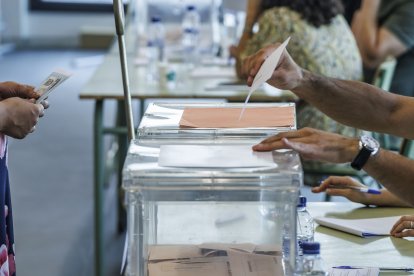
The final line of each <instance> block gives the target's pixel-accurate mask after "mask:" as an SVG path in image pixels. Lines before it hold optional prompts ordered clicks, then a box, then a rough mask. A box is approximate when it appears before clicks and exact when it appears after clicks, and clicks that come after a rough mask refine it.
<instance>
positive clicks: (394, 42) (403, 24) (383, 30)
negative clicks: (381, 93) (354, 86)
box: [352, 0, 414, 96]
mask: <svg viewBox="0 0 414 276" xmlns="http://www.w3.org/2000/svg"><path fill="white" fill-rule="evenodd" d="M352 32H353V34H354V36H355V40H356V42H357V45H358V48H359V50H360V53H361V57H362V61H363V64H364V67H365V69H366V70H365V72H364V73H365V76H364V78H365V81H367V82H371V81H372V78H373V76H374V74H375V71H376V69H377V68H378V66H379V65H380V64H381V63H382V62H384V61H385V60H386V59H387V58H389V57H393V58H395V59H396V60H397V66H396V68H395V72H394V77H393V80H392V83H391V87H390V91H392V92H393V93H398V94H400V95H405V96H414V78H413V77H412V72H413V69H414V1H412V0H403V1H381V0H362V3H361V7H360V9H359V10H357V11H356V12H355V15H354V17H353V19H352Z"/></svg>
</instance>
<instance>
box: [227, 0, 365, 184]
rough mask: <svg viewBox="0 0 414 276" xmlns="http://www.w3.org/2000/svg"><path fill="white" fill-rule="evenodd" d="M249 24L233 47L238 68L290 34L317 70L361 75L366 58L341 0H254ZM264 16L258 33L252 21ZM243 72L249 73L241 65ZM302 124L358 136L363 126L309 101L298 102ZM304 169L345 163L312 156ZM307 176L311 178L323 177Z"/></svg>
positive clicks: (303, 60) (293, 50)
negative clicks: (330, 114) (335, 116)
mask: <svg viewBox="0 0 414 276" xmlns="http://www.w3.org/2000/svg"><path fill="white" fill-rule="evenodd" d="M247 7H248V10H247V11H248V13H247V18H246V27H245V31H244V32H243V36H242V38H241V40H240V43H239V45H238V46H237V47H236V46H234V47H232V48H231V50H230V51H231V53H232V54H233V55H234V56H235V57H236V59H237V61H238V62H237V65H236V67H237V68H240V64H241V63H242V62H243V60H244V59H245V58H246V57H247V56H249V55H251V54H254V53H255V52H257V51H258V50H260V49H261V48H262V47H265V46H267V45H270V44H273V43H275V42H283V41H284V40H285V39H286V38H288V37H289V36H290V37H291V40H290V42H289V44H288V46H287V49H288V51H289V53H290V54H291V55H292V57H293V58H294V59H295V61H296V62H297V63H298V65H299V66H301V67H302V68H304V69H307V70H310V71H312V72H314V73H317V74H321V75H325V76H329V77H336V78H341V79H350V80H361V79H362V61H361V57H360V55H359V51H358V48H357V45H356V42H355V40H354V37H353V35H352V32H351V30H350V28H349V25H348V24H347V22H346V21H345V19H344V17H343V15H342V14H341V13H342V4H341V2H340V1H339V0H250V1H249V2H248V5H247ZM255 20H257V21H258V25H259V30H258V32H257V33H255V34H253V32H252V25H253V24H254V22H255ZM237 71H238V73H239V76H240V77H241V78H246V75H243V74H242V72H241V71H240V70H239V69H237ZM297 126H298V128H303V127H313V128H317V129H322V130H327V131H331V132H336V133H340V134H344V135H347V136H353V137H357V136H360V135H361V134H363V131H361V130H359V129H356V128H353V127H348V126H344V125H342V124H339V123H337V122H336V121H334V120H332V119H331V118H329V117H328V116H326V115H324V114H323V113H322V112H320V111H319V110H317V109H316V108H314V107H313V106H311V105H308V104H307V103H306V102H305V101H300V102H298V104H297ZM303 166H304V169H305V171H306V169H311V170H320V169H322V168H326V167H329V168H327V169H331V168H333V167H345V166H344V165H340V164H337V165H332V164H323V163H320V162H316V161H307V162H304V164H303ZM318 180H319V178H318V179H314V178H313V177H312V178H311V177H308V176H306V178H305V182H306V184H309V185H312V184H313V183H314V182H316V181H318Z"/></svg>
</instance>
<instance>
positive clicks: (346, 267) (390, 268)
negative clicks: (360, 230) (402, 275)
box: [333, 265, 414, 272]
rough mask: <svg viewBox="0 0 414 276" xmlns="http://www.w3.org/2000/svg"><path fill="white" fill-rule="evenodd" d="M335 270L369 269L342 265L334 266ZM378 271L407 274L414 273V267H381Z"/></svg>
mask: <svg viewBox="0 0 414 276" xmlns="http://www.w3.org/2000/svg"><path fill="white" fill-rule="evenodd" d="M333 268H337V269H363V268H367V267H364V266H350V265H341V266H334V267H333ZM378 269H379V270H381V271H405V272H410V271H414V268H412V267H379V268H378Z"/></svg>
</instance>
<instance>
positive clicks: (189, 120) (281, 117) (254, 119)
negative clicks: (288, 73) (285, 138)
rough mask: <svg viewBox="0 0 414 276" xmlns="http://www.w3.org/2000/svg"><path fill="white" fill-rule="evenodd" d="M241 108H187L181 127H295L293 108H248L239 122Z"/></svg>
mask: <svg viewBox="0 0 414 276" xmlns="http://www.w3.org/2000/svg"><path fill="white" fill-rule="evenodd" d="M240 111H241V108H218V107H217V108H188V109H185V110H184V113H183V116H182V117H181V120H180V126H181V127H197V128H248V127H291V126H294V125H295V108H294V106H283V107H251V108H250V107H249V108H247V109H246V112H245V113H246V114H245V116H244V117H243V118H242V120H239V114H240Z"/></svg>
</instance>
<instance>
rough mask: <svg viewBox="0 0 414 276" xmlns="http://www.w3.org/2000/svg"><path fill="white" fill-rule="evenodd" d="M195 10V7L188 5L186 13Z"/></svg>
mask: <svg viewBox="0 0 414 276" xmlns="http://www.w3.org/2000/svg"><path fill="white" fill-rule="evenodd" d="M195 9H196V7H195V6H194V5H188V6H187V11H194V10H195Z"/></svg>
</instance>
